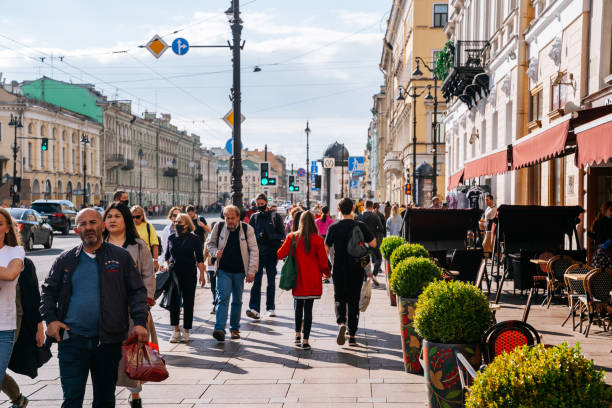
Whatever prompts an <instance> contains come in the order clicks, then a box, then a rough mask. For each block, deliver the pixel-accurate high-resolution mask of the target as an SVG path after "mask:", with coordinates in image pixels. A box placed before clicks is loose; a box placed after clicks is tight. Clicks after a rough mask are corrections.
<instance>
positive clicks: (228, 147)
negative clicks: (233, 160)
mask: <svg viewBox="0 0 612 408" xmlns="http://www.w3.org/2000/svg"><path fill="white" fill-rule="evenodd" d="M242 149H244V145H243V144H242V143H240V150H242ZM225 150H227V152H228V153H229V154H234V153H232V138H231V137H230V138H229V139H227V142H226V143H225Z"/></svg>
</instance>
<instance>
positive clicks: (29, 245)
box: [26, 234, 34, 251]
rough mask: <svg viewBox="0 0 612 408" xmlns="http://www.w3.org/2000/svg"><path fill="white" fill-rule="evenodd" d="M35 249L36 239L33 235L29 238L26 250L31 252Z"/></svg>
mask: <svg viewBox="0 0 612 408" xmlns="http://www.w3.org/2000/svg"><path fill="white" fill-rule="evenodd" d="M33 248H34V237H33V236H32V234H30V236H29V237H28V240H27V241H26V250H27V251H31V250H32V249H33Z"/></svg>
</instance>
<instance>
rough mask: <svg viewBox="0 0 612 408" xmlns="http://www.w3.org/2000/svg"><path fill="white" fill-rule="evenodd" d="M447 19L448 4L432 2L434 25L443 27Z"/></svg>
mask: <svg viewBox="0 0 612 408" xmlns="http://www.w3.org/2000/svg"><path fill="white" fill-rule="evenodd" d="M447 20H448V4H434V24H433V26H434V27H444V26H445V25H446V22H447Z"/></svg>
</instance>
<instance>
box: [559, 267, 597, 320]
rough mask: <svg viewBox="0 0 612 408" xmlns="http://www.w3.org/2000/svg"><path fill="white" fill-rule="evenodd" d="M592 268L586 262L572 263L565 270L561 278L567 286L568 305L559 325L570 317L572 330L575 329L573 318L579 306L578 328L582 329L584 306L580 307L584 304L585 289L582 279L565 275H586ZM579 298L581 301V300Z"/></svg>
mask: <svg viewBox="0 0 612 408" xmlns="http://www.w3.org/2000/svg"><path fill="white" fill-rule="evenodd" d="M592 269H593V268H592V267H590V266H589V265H587V264H574V265H572V266H570V267H569V268H567V271H565V275H564V277H563V280H564V281H565V287H566V288H567V303H568V306H569V313H568V314H567V317H566V318H565V320H564V321H563V323H562V324H561V326H564V325H565V323H567V321H568V320H569V318H570V317H571V318H572V331H573V330H576V321H575V319H576V311H577V310H578V308H580V330H581V331H582V320H583V316H584V308H583V307H582V305H583V304H586V290H585V289H584V283H583V281H577V280H574V279H570V278H568V277H567V275H572V274H574V275H581V274H582V275H586V274H587V273H589V272H590V271H591V270H592ZM581 298H582V300H583V302H582V301H581Z"/></svg>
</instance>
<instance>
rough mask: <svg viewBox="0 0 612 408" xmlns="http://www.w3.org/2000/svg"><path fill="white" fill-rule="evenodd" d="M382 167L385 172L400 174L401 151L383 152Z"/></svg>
mask: <svg viewBox="0 0 612 408" xmlns="http://www.w3.org/2000/svg"><path fill="white" fill-rule="evenodd" d="M383 169H385V171H387V172H391V173H396V174H397V175H401V174H402V160H401V152H398V151H391V152H388V153H387V154H385V159H384V161H383Z"/></svg>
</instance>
